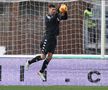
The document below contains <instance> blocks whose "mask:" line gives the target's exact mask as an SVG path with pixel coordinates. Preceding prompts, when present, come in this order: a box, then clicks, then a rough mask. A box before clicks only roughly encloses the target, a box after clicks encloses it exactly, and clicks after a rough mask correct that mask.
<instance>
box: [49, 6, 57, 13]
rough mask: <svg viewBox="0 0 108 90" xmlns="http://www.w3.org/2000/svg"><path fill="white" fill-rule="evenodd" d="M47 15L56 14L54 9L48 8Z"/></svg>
mask: <svg viewBox="0 0 108 90" xmlns="http://www.w3.org/2000/svg"><path fill="white" fill-rule="evenodd" d="M49 13H50V14H51V15H53V14H56V8H53V7H51V8H49Z"/></svg>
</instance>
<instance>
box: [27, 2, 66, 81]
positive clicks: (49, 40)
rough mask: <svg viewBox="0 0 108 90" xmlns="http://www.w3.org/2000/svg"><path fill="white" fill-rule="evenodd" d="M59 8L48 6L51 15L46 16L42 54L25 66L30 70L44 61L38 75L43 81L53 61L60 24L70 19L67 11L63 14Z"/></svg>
mask: <svg viewBox="0 0 108 90" xmlns="http://www.w3.org/2000/svg"><path fill="white" fill-rule="evenodd" d="M60 7H61V6H60ZM60 7H59V8H60ZM66 7H67V6H66ZM59 8H58V9H56V7H55V5H53V4H50V5H49V6H48V11H49V13H48V14H47V15H46V16H45V25H46V28H45V30H46V31H45V34H44V37H43V40H42V42H41V45H40V48H41V52H42V54H41V55H38V56H36V57H35V58H33V59H32V60H29V61H27V62H26V64H25V68H26V70H28V68H29V66H30V65H31V64H32V63H34V62H38V61H40V60H44V62H43V65H42V67H41V69H40V71H39V72H38V75H39V76H40V78H41V79H42V80H43V81H45V76H44V72H45V69H46V68H47V65H48V64H49V62H50V61H51V59H52V56H53V54H54V51H55V48H56V44H57V36H58V35H59V22H60V20H66V19H67V18H68V16H67V10H63V12H60V9H59Z"/></svg>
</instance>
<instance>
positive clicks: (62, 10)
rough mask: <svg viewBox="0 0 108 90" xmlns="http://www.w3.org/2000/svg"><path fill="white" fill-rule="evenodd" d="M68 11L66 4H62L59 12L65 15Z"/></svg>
mask: <svg viewBox="0 0 108 90" xmlns="http://www.w3.org/2000/svg"><path fill="white" fill-rule="evenodd" d="M67 10H68V8H67V6H66V4H61V6H60V8H59V11H60V12H61V13H65V12H67Z"/></svg>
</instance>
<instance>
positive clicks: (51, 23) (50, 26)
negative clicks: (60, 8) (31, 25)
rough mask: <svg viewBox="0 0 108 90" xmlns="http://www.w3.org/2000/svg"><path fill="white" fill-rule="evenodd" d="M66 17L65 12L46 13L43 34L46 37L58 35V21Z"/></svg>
mask: <svg viewBox="0 0 108 90" xmlns="http://www.w3.org/2000/svg"><path fill="white" fill-rule="evenodd" d="M67 18H68V15H67V12H66V13H65V14H61V13H56V14H55V15H49V14H48V15H46V17H45V25H46V31H45V34H46V35H47V36H48V37H53V36H58V35H59V22H60V20H66V19H67Z"/></svg>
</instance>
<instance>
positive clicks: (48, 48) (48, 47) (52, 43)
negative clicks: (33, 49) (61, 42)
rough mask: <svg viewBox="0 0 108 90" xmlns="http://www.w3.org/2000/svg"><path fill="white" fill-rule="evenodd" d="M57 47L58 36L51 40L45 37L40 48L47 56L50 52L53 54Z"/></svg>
mask: <svg viewBox="0 0 108 90" xmlns="http://www.w3.org/2000/svg"><path fill="white" fill-rule="evenodd" d="M56 45H57V38H56V36H55V37H51V38H50V37H46V36H44V38H43V40H42V42H41V44H40V48H41V51H42V53H44V54H47V53H48V52H49V53H52V54H53V53H54V51H55V48H56Z"/></svg>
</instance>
